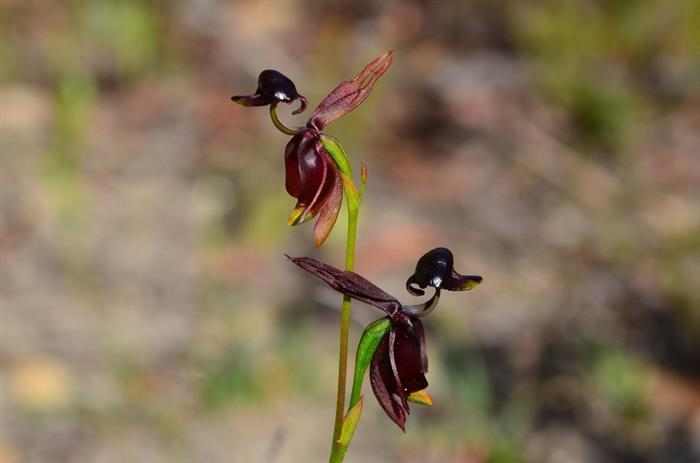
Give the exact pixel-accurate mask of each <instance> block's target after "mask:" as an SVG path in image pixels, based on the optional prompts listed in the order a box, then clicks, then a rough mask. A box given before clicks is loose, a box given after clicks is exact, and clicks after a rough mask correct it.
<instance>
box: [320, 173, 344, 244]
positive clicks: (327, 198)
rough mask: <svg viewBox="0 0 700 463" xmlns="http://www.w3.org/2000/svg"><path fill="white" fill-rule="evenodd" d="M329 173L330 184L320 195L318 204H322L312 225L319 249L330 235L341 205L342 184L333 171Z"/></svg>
mask: <svg viewBox="0 0 700 463" xmlns="http://www.w3.org/2000/svg"><path fill="white" fill-rule="evenodd" d="M330 173H331V174H332V175H329V178H330V179H331V182H332V184H331V185H330V190H329V191H326V190H325V188H324V192H323V193H321V195H322V197H321V200H320V201H319V202H320V203H322V206H321V208H320V210H319V212H318V219H317V220H316V224H315V225H314V241H315V242H316V246H319V247H320V246H321V245H322V244H323V243H324V242H325V241H326V238H328V235H330V233H331V230H332V229H333V225H335V222H336V220H338V213H339V212H340V207H341V206H342V203H343V182H342V181H341V180H340V175H338V173H337V172H336V171H335V169H333V170H331V171H330Z"/></svg>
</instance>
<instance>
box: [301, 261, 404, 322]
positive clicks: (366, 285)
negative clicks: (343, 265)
mask: <svg viewBox="0 0 700 463" xmlns="http://www.w3.org/2000/svg"><path fill="white" fill-rule="evenodd" d="M289 259H290V260H291V261H292V262H294V263H295V264H296V265H298V266H299V267H301V268H302V269H303V270H306V271H307V272H309V273H311V274H312V275H314V276H316V277H317V278H320V279H321V280H323V281H324V282H325V283H326V284H327V285H328V286H330V287H331V288H333V289H335V290H336V291H338V292H340V293H343V294H345V295H346V296H349V297H352V298H353V299H357V300H358V301H362V302H364V303H366V304H369V305H372V306H374V307H377V308H378V309H380V310H382V311H384V312H386V313H387V314H389V315H395V314H397V313H399V310H400V309H401V303H400V302H399V301H398V300H396V299H395V298H394V297H393V296H391V295H389V294H387V293H386V292H384V291H383V290H382V289H380V288H378V287H377V286H376V285H374V284H373V283H372V282H370V281H368V280H366V279H365V278H363V277H361V276H360V275H358V274H357V273H354V272H348V271H343V270H340V269H338V268H336V267H333V266H332V265H328V264H324V263H323V262H320V261H318V260H316V259H312V258H311V257H289Z"/></svg>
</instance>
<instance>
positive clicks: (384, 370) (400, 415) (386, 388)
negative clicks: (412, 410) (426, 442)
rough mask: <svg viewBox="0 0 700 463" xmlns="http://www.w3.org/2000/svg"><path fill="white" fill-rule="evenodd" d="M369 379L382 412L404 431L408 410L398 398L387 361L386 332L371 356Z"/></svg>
mask: <svg viewBox="0 0 700 463" xmlns="http://www.w3.org/2000/svg"><path fill="white" fill-rule="evenodd" d="M369 380H370V384H371V385H372V391H373V392H374V396H375V397H376V398H377V402H379V405H381V406H382V408H383V409H384V412H385V413H386V414H387V416H388V417H389V418H391V420H392V421H393V422H394V423H396V424H397V425H398V426H399V428H401V430H402V431H404V432H405V431H406V415H407V414H408V410H407V409H406V408H405V407H404V405H403V401H402V400H401V399H400V396H399V391H398V390H397V388H396V383H395V381H394V374H393V373H392V370H391V364H390V361H389V334H386V335H385V336H384V338H383V339H382V341H381V342H380V343H379V347H377V350H376V351H375V353H374V357H372V365H371V366H370V370H369Z"/></svg>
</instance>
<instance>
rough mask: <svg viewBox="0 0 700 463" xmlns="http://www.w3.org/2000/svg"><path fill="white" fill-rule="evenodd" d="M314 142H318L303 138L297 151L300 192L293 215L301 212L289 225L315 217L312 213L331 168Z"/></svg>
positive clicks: (315, 139)
mask: <svg viewBox="0 0 700 463" xmlns="http://www.w3.org/2000/svg"><path fill="white" fill-rule="evenodd" d="M316 141H318V139H317V138H311V139H308V138H306V137H305V138H304V139H303V140H302V141H301V143H300V145H299V148H298V150H297V156H298V157H299V162H298V167H299V181H300V184H301V191H300V192H299V196H298V197H297V200H298V201H297V205H296V206H295V208H294V212H293V214H296V213H297V211H298V210H301V211H302V212H301V213H300V214H298V216H297V218H296V220H293V221H292V222H291V225H297V224H300V223H303V222H305V221H307V220H308V219H310V218H312V217H313V216H314V215H315V212H314V211H315V210H317V209H315V206H316V204H317V202H318V201H319V198H320V197H321V193H322V191H323V187H324V185H325V184H326V179H327V177H328V175H329V173H328V171H329V169H331V168H332V166H331V165H330V164H329V160H328V157H327V156H322V155H321V153H320V152H319V151H318V147H319V146H320V145H319V144H318V143H316ZM290 218H291V217H290Z"/></svg>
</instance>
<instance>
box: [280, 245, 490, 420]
mask: <svg viewBox="0 0 700 463" xmlns="http://www.w3.org/2000/svg"><path fill="white" fill-rule="evenodd" d="M291 260H292V262H294V263H295V264H296V265H297V266H299V267H300V268H302V269H303V270H305V271H307V272H309V273H311V274H312V275H314V276H316V277H317V278H320V279H321V280H323V281H324V282H325V283H326V284H327V285H328V286H330V287H331V288H333V289H334V290H336V291H338V292H340V293H342V294H344V295H345V296H348V297H350V298H353V299H356V300H358V301H361V302H364V303H366V304H369V305H371V306H374V307H376V308H378V309H379V310H381V311H383V312H384V313H386V315H387V316H386V317H385V318H386V320H388V321H389V324H388V325H387V330H386V332H385V333H384V334H383V336H382V337H381V340H380V341H379V344H378V345H377V346H376V350H375V351H374V355H373V356H372V362H371V366H370V373H369V376H370V383H371V385H372V390H373V392H374V396H375V397H376V398H377V401H378V402H379V404H380V405H381V406H382V408H383V409H384V411H385V412H386V414H387V416H388V417H389V418H390V419H391V420H392V421H393V422H394V423H396V424H397V425H398V426H399V427H400V428H401V429H402V430H405V429H406V417H407V416H408V414H409V413H410V409H409V405H408V401H409V400H412V399H413V398H414V395H415V394H417V393H421V392H422V391H424V390H425V389H426V388H427V387H428V381H427V380H426V378H425V374H426V373H427V371H428V356H427V353H426V348H425V331H424V329H423V323H422V322H421V318H423V317H425V316H426V315H428V314H430V313H431V312H432V311H433V310H435V308H436V307H437V305H438V301H439V300H440V291H441V289H446V290H448V291H465V290H469V289H472V288H474V287H475V286H476V285H478V284H479V283H481V281H482V278H481V277H480V276H478V275H461V274H459V273H458V272H457V271H455V270H454V267H453V261H454V258H453V255H452V252H451V251H450V250H449V249H447V248H435V249H433V250H431V251H429V252H427V253H426V254H424V255H423V256H422V257H421V258H420V259H419V260H418V263H417V264H416V269H415V272H414V273H413V275H411V276H410V277H409V278H408V281H407V282H406V287H407V288H409V292H411V294H413V295H423V294H424V293H425V292H424V291H422V290H420V289H416V288H414V287H413V286H412V285H414V284H415V285H418V286H420V287H421V288H426V287H427V286H431V287H433V288H434V290H435V291H434V293H433V295H432V297H430V298H429V299H428V300H427V301H426V302H423V303H421V304H416V305H404V304H402V303H401V302H399V300H398V299H396V298H395V297H394V296H391V295H390V294H388V293H386V292H385V291H384V290H382V289H381V288H379V287H378V286H376V285H375V284H374V283H372V282H370V281H369V280H367V279H366V278H364V277H362V276H360V275H358V274H357V273H354V272H350V271H343V270H340V269H338V268H336V267H333V266H332V265H328V264H325V263H323V262H320V261H318V260H316V259H312V258H310V257H297V258H291ZM356 368H357V366H356ZM419 397H422V398H423V399H422V400H420V399H419V401H421V402H426V401H427V402H431V401H432V400H431V399H430V396H429V395H427V393H422V394H420V395H419ZM351 402H352V401H351ZM351 406H352V403H351Z"/></svg>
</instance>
